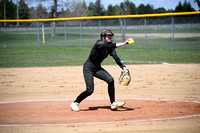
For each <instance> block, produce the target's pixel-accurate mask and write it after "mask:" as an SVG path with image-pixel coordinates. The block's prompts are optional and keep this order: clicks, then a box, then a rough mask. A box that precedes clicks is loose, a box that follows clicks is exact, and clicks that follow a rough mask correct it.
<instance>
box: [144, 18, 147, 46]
mask: <svg viewBox="0 0 200 133" xmlns="http://www.w3.org/2000/svg"><path fill="white" fill-rule="evenodd" d="M144 25H145V49H147V18H146V17H145V18H144Z"/></svg>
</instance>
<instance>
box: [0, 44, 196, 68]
mask: <svg viewBox="0 0 200 133" xmlns="http://www.w3.org/2000/svg"><path fill="white" fill-rule="evenodd" d="M90 50H91V48H90V47H82V48H81V47H66V48H65V47H15V48H7V47H6V48H0V67H1V68H6V67H51V66H76V65H83V63H84V62H85V61H86V59H87V58H88V55H89V53H90ZM116 50H117V53H118V55H119V57H120V58H121V60H122V61H123V62H124V63H125V64H162V63H200V52H199V51H192V50H159V49H127V48H118V49H116ZM111 64H116V63H115V62H114V60H113V58H112V57H110V56H109V57H108V58H107V59H106V60H105V61H104V62H103V65H111Z"/></svg>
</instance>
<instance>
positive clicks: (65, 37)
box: [64, 21, 67, 47]
mask: <svg viewBox="0 0 200 133" xmlns="http://www.w3.org/2000/svg"><path fill="white" fill-rule="evenodd" d="M64 29H65V47H67V34H66V21H65V22H64Z"/></svg>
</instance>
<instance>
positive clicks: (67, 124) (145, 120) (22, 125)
mask: <svg viewBox="0 0 200 133" xmlns="http://www.w3.org/2000/svg"><path fill="white" fill-rule="evenodd" d="M118 99H122V100H123V99H124V100H125V99H127V100H152V101H154V100H155V101H174V102H192V103H200V101H189V100H174V99H149V98H118ZM73 100H74V99H44V100H24V101H8V102H0V104H9V103H23V102H48V101H73ZM86 100H109V99H107V98H88V99H86ZM192 117H200V114H197V115H188V116H180V117H170V118H158V119H142V120H130V121H113V122H85V123H63V124H7V125H6V124H5V125H0V127H27V126H28V127H31V126H32V127H33V126H70V125H91V124H118V123H135V122H151V121H163V120H176V119H186V118H192Z"/></svg>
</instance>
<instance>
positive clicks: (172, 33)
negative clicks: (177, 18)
mask: <svg viewBox="0 0 200 133" xmlns="http://www.w3.org/2000/svg"><path fill="white" fill-rule="evenodd" d="M172 49H173V50H174V16H172Z"/></svg>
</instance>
